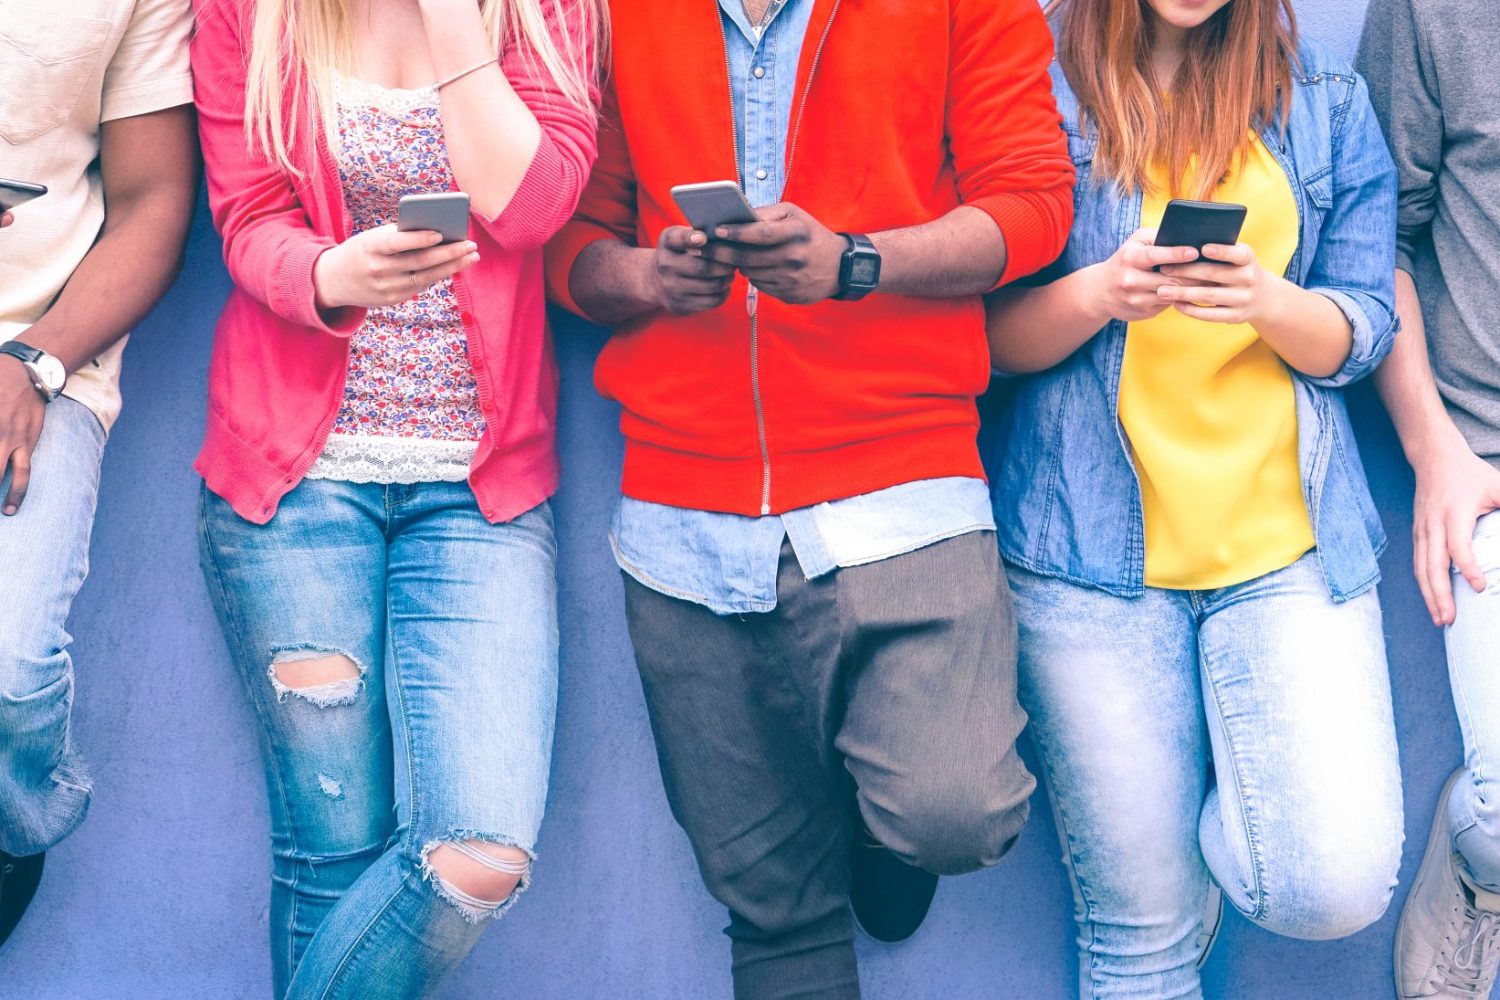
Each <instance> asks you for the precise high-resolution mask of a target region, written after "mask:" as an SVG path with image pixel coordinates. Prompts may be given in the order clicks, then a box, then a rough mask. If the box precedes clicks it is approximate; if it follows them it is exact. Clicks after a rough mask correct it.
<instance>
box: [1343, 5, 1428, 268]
mask: <svg viewBox="0 0 1500 1000" xmlns="http://www.w3.org/2000/svg"><path fill="white" fill-rule="evenodd" d="M1430 56H1431V53H1430V52H1429V51H1428V47H1427V45H1426V43H1425V40H1424V38H1423V34H1422V30H1421V28H1420V26H1419V25H1418V23H1417V12H1416V10H1415V8H1414V6H1413V0H1372V2H1371V4H1370V7H1369V13H1368V14H1367V15H1366V19H1365V29H1364V36H1363V37H1362V38H1361V39H1360V45H1359V72H1360V74H1361V75H1363V76H1364V78H1365V79H1366V81H1368V83H1369V85H1370V99H1371V101H1372V103H1373V104H1374V105H1375V113H1376V115H1377V116H1379V118H1380V123H1381V125H1382V126H1383V127H1384V128H1385V135H1386V141H1387V142H1388V143H1389V145H1390V147H1391V155H1392V156H1393V158H1394V159H1395V161H1396V171H1397V174H1398V176H1399V178H1400V186H1401V193H1400V200H1399V202H1398V210H1397V218H1396V266H1397V267H1399V268H1401V270H1403V271H1406V272H1407V273H1408V274H1410V273H1414V271H1415V265H1414V264H1413V262H1412V258H1413V257H1414V255H1415V253H1416V247H1417V245H1418V244H1420V243H1421V242H1422V241H1423V240H1424V239H1425V238H1426V236H1427V232H1428V228H1429V227H1430V225H1431V223H1432V214H1433V211H1434V208H1435V206H1436V203H1437V173H1438V170H1439V168H1440V167H1441V165H1442V160H1443V109H1442V104H1441V102H1440V100H1439V97H1438V95H1437V93H1436V75H1435V74H1434V73H1433V72H1432V63H1431V59H1430Z"/></svg>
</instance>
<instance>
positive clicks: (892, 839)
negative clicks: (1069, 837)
mask: <svg viewBox="0 0 1500 1000" xmlns="http://www.w3.org/2000/svg"><path fill="white" fill-rule="evenodd" d="M1030 808H1031V807H1030V804H1029V802H1028V801H1027V799H1026V798H1025V797H1024V796H1023V797H1021V798H1020V799H1019V800H1018V801H1017V800H1013V799H1010V798H1006V799H1003V800H991V801H985V800H981V799H979V798H977V797H975V796H974V795H973V794H972V790H971V793H970V794H969V795H966V796H920V795H919V796H918V801H916V802H913V803H911V804H910V805H908V806H907V807H905V809H904V811H903V812H901V813H900V814H899V815H896V814H889V815H887V816H885V817H882V819H881V820H876V821H875V822H870V824H869V825H870V830H871V832H872V833H874V834H875V836H876V837H877V838H878V839H880V841H881V842H882V843H883V844H884V845H885V846H886V847H888V848H890V849H891V850H892V851H894V852H895V853H896V854H897V855H898V856H904V857H905V858H906V859H907V860H908V861H910V862H911V863H912V864H914V865H916V866H917V867H919V868H924V869H926V870H927V871H930V872H933V873H934V874H937V875H963V874H965V873H967V872H972V871H977V870H979V869H981V868H988V867H989V866H990V865H993V864H995V863H996V862H998V861H999V860H1000V859H1001V858H1002V857H1004V856H1005V854H1006V853H1007V852H1009V850H1010V849H1011V847H1012V846H1014V844H1015V842H1016V839H1017V838H1018V837H1019V836H1020V834H1021V829H1022V828H1023V827H1024V826H1025V825H1026V820H1027V817H1028V816H1029V815H1030ZM882 820H883V821H882Z"/></svg>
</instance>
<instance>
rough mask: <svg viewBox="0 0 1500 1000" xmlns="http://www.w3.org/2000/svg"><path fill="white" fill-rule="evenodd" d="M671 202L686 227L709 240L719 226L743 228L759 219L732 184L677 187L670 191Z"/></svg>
mask: <svg viewBox="0 0 1500 1000" xmlns="http://www.w3.org/2000/svg"><path fill="white" fill-rule="evenodd" d="M672 200H673V201H675V202H677V207H678V208H680V209H682V214H683V215H685V216H687V220H688V225H690V226H692V227H693V228H694V229H696V230H698V231H699V232H701V233H703V234H704V235H705V236H707V237H708V238H709V239H713V238H714V231H715V230H717V229H718V228H719V227H720V226H743V225H745V224H747V223H751V222H755V221H757V219H758V216H757V215H756V214H755V209H754V208H752V207H751V206H750V202H749V201H748V200H747V199H746V198H745V192H743V191H741V190H740V186H739V185H738V184H736V183H735V182H734V181H708V182H707V183H703V184H679V185H677V186H676V187H674V188H672Z"/></svg>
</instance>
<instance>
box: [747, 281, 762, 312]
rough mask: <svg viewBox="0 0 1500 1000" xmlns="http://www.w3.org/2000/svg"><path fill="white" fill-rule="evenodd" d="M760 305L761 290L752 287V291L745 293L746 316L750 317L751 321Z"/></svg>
mask: <svg viewBox="0 0 1500 1000" xmlns="http://www.w3.org/2000/svg"><path fill="white" fill-rule="evenodd" d="M759 305H760V289H758V288H756V287H755V286H754V285H751V286H750V290H749V291H748V292H746V293H745V315H747V316H749V317H750V318H751V319H754V318H755V310H756V309H757V308H758V307H759Z"/></svg>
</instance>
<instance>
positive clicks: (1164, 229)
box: [1155, 198, 1246, 264]
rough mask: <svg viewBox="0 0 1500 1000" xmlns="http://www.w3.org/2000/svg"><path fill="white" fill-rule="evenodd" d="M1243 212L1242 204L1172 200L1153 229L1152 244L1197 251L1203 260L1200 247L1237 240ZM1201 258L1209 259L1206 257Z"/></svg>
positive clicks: (1243, 220) (1242, 223) (1242, 220)
mask: <svg viewBox="0 0 1500 1000" xmlns="http://www.w3.org/2000/svg"><path fill="white" fill-rule="evenodd" d="M1245 211H1246V210H1245V206H1244V205H1235V204H1231V203H1229V202H1217V201H1187V200H1186V199H1183V198H1174V199H1173V200H1171V201H1169V202H1167V210H1166V211H1165V212H1164V213H1162V217H1161V226H1160V227H1159V228H1158V229H1157V230H1156V241H1155V242H1156V245H1157V246H1159V247H1192V248H1193V249H1194V250H1196V251H1198V256H1199V257H1203V248H1204V247H1205V246H1207V245H1208V244H1210V243H1216V244H1218V245H1220V246H1226V247H1227V246H1234V245H1235V244H1236V243H1238V242H1239V241H1240V230H1241V229H1242V228H1243V227H1244V225H1245ZM1203 259H1204V260H1206V261H1208V260H1209V259H1208V258H1206V257H1203ZM1209 263H1213V264H1222V263H1224V262H1223V261H1209Z"/></svg>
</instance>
